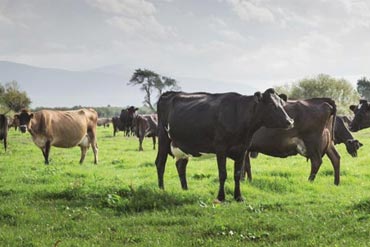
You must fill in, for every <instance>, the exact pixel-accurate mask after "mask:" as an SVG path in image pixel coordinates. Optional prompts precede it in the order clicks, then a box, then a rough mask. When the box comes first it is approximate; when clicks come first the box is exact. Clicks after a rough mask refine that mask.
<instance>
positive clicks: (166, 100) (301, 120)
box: [0, 89, 370, 202]
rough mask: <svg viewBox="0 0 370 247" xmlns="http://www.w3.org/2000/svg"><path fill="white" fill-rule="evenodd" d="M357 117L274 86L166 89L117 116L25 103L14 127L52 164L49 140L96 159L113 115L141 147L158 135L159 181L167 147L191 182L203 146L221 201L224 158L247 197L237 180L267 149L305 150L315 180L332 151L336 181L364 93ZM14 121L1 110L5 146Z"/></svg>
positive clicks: (366, 122)
mask: <svg viewBox="0 0 370 247" xmlns="http://www.w3.org/2000/svg"><path fill="white" fill-rule="evenodd" d="M349 108H350V109H351V110H352V111H353V113H354V118H353V120H352V121H350V120H348V118H346V117H340V116H337V109H336V104H335V102H334V101H333V100H332V99H330V98H313V99H306V100H288V99H287V97H286V96H284V95H278V94H277V93H276V92H275V91H274V90H273V89H267V90H266V91H265V92H264V93H260V92H257V93H255V94H254V95H252V96H245V95H240V94H238V93H220V94H211V93H184V92H173V91H171V92H165V93H163V94H162V95H161V96H160V98H159V100H158V104H157V114H146V115H141V114H137V113H136V112H137V110H138V108H135V107H133V106H131V107H128V108H127V109H124V110H122V111H121V114H120V116H119V117H113V118H112V119H108V118H105V119H103V118H98V114H97V112H96V111H95V110H93V109H80V110H75V111H53V110H41V111H37V112H29V111H27V110H22V111H21V112H20V113H17V114H15V115H14V121H13V122H15V123H16V124H14V125H15V127H19V129H20V131H21V132H23V133H25V132H27V131H28V132H29V133H30V134H31V137H32V140H33V142H34V143H35V145H36V146H38V147H39V148H40V149H41V151H42V154H43V156H44V161H45V164H49V152H50V148H51V147H52V146H54V147H61V148H69V147H74V146H79V147H80V149H81V158H80V163H83V161H84V158H85V156H86V152H87V150H88V148H89V147H90V146H91V148H92V150H93V153H94V163H95V164H97V163H98V144H97V138H96V128H97V126H101V125H104V126H106V125H109V123H110V122H112V125H113V135H114V136H115V135H116V132H118V131H123V132H124V135H130V134H135V135H136V136H137V137H138V139H139V150H140V151H143V147H142V142H143V139H144V137H151V138H152V139H153V149H155V148H156V137H158V151H157V157H156V159H155V164H156V168H157V176H158V185H159V187H160V188H162V189H163V188H164V181H163V175H164V171H165V166H166V161H167V157H168V155H170V156H172V157H173V158H175V160H176V168H177V171H178V176H179V179H180V183H181V187H182V188H183V189H185V190H186V189H187V188H188V185H187V180H186V166H187V163H188V160H189V157H191V156H193V157H199V156H201V155H202V154H204V153H213V154H215V155H216V160H217V167H218V174H219V189H218V195H217V201H219V202H222V201H224V200H225V189H224V186H225V181H226V178H227V173H226V160H227V158H230V159H231V160H233V161H234V183H235V186H234V199H235V200H237V201H241V200H243V197H242V195H241V191H240V180H241V179H244V177H245V174H246V175H247V177H248V180H251V179H252V170H251V162H250V157H257V155H258V153H263V154H266V155H269V156H274V157H281V158H284V157H288V156H292V155H297V154H300V155H302V156H304V157H306V158H307V160H310V163H311V171H310V175H309V178H308V179H309V180H310V181H313V180H314V179H315V176H316V174H317V173H318V170H319V168H320V166H321V163H322V157H323V156H324V155H326V156H328V158H329V160H330V161H331V163H332V165H333V168H334V184H336V185H338V184H339V182H340V155H339V153H338V152H337V150H336V148H335V145H336V144H340V143H344V144H345V146H346V149H347V152H348V153H349V154H350V155H351V156H353V157H356V156H357V150H358V149H359V148H360V147H361V146H362V144H361V143H360V142H359V141H358V140H355V139H354V138H353V136H352V134H351V132H350V131H352V132H356V131H359V130H361V129H364V128H368V127H370V104H369V103H368V102H367V101H366V100H360V102H359V104H358V105H356V106H355V105H351V106H350V107H349ZM9 126H10V123H8V120H7V117H5V116H4V115H2V114H0V140H2V141H3V143H4V148H5V150H6V148H7V132H8V127H9Z"/></svg>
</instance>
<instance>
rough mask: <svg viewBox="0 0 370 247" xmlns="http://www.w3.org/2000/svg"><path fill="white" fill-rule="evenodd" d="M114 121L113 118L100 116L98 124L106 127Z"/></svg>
mask: <svg viewBox="0 0 370 247" xmlns="http://www.w3.org/2000/svg"><path fill="white" fill-rule="evenodd" d="M111 122H112V119H110V118H98V122H97V125H98V126H104V128H105V127H109V123H111Z"/></svg>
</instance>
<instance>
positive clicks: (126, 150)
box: [0, 127, 370, 247]
mask: <svg viewBox="0 0 370 247" xmlns="http://www.w3.org/2000/svg"><path fill="white" fill-rule="evenodd" d="M112 132H113V131H112V128H111V127H110V128H102V127H99V128H98V146H99V164H98V165H94V164H93V154H92V150H91V148H90V149H89V151H88V153H87V156H86V159H85V162H84V164H83V165H79V164H78V161H79V157H80V149H79V148H77V147H76V148H72V149H60V148H55V147H52V148H51V152H50V165H48V166H46V165H44V162H43V157H42V154H41V151H40V150H39V149H38V148H37V147H36V146H35V145H34V144H33V143H32V141H31V137H30V135H29V134H28V133H27V134H21V133H20V132H15V131H14V129H11V130H10V131H9V138H8V139H9V146H8V151H7V152H4V150H3V148H2V147H1V149H0V200H1V202H0V245H1V246H60V247H61V246H315V247H316V246H369V245H370V131H369V130H364V131H360V132H359V133H355V134H354V136H355V137H356V138H357V139H359V140H360V141H361V142H362V143H363V144H364V147H362V148H361V149H360V150H359V157H357V158H352V157H350V155H349V154H347V153H346V151H345V147H344V145H343V144H342V145H339V146H337V149H338V150H339V152H340V154H341V157H342V159H341V184H340V185H339V186H335V185H334V184H333V180H334V178H333V169H332V166H331V164H330V162H329V160H328V159H327V158H325V159H324V163H323V165H322V166H321V169H320V171H319V173H318V175H317V177H316V180H315V182H313V183H310V182H308V181H307V178H308V175H309V171H310V164H309V162H306V160H305V158H303V157H301V156H294V157H290V158H287V159H278V158H272V157H267V156H263V155H260V156H259V157H258V158H257V159H251V162H252V172H253V179H254V180H253V181H252V182H251V183H248V182H243V183H242V187H241V189H242V194H243V196H244V197H245V202H242V203H238V202H235V201H234V200H233V188H234V182H233V164H232V163H231V161H230V160H229V161H228V164H227V171H228V179H227V183H226V193H227V194H226V200H227V202H225V203H223V204H217V205H214V204H213V201H214V199H215V198H216V196H217V190H218V172H217V164H216V161H215V158H214V157H213V156H204V157H201V158H193V159H191V160H190V161H189V164H188V169H187V177H188V185H189V190H188V191H182V190H181V186H180V181H179V179H178V176H177V171H176V167H175V164H174V160H173V159H172V158H171V157H169V158H168V161H167V166H166V172H165V176H164V183H165V191H162V190H159V189H158V186H157V172H156V168H155V165H154V160H155V156H156V151H153V150H152V142H151V139H150V138H146V139H145V140H144V143H143V144H144V146H143V147H144V152H138V145H139V144H138V140H137V138H136V137H130V138H126V137H123V133H122V132H118V134H117V136H116V137H113V136H112Z"/></svg>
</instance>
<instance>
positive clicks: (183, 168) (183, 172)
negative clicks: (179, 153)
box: [176, 159, 189, 190]
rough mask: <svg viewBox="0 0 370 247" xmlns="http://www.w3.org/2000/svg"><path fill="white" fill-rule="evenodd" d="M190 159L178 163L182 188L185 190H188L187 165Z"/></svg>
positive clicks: (180, 160)
mask: <svg viewBox="0 0 370 247" xmlns="http://www.w3.org/2000/svg"><path fill="white" fill-rule="evenodd" d="M188 161H189V160H188V159H178V160H177V161H176V168H177V173H178V174H179V178H180V182H181V188H182V189H183V190H187V189H188V183H187V181H186V165H187V164H188Z"/></svg>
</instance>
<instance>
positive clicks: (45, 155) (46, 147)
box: [41, 141, 51, 165]
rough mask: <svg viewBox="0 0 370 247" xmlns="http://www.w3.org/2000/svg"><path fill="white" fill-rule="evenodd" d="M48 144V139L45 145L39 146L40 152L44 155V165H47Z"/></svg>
mask: <svg viewBox="0 0 370 247" xmlns="http://www.w3.org/2000/svg"><path fill="white" fill-rule="evenodd" d="M50 146H51V144H50V141H46V143H45V146H44V147H43V148H41V151H42V154H43V155H44V160H45V165H49V154H50Z"/></svg>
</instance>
